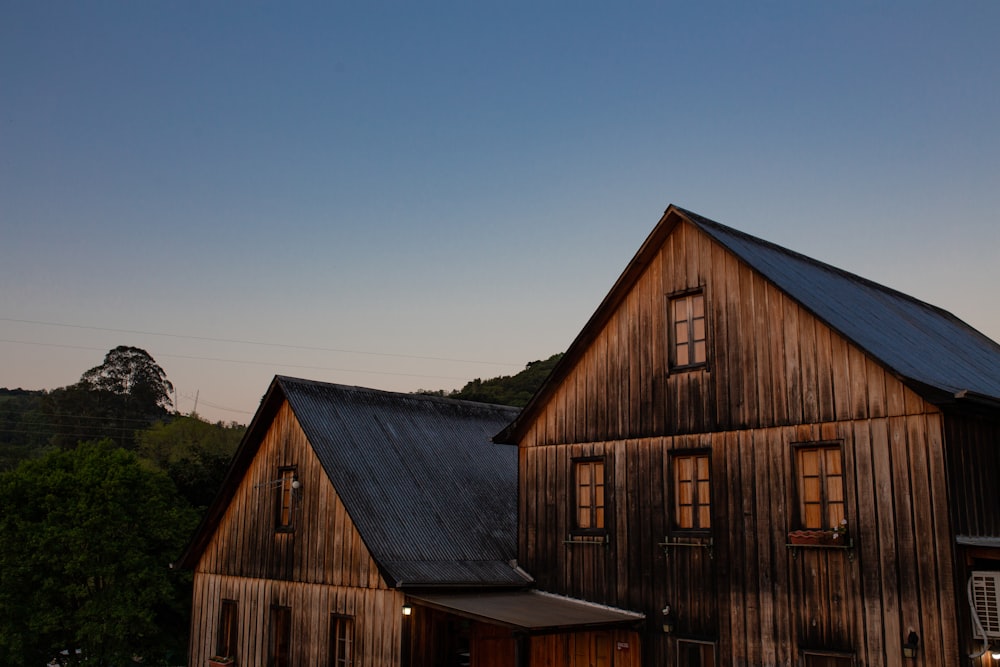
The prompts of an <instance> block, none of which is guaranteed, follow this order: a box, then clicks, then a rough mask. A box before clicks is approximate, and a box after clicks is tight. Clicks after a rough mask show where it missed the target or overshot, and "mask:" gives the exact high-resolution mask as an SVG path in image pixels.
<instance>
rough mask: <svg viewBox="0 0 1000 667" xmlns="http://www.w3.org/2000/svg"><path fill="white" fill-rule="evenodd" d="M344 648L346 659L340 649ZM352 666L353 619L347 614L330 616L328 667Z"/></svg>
mask: <svg viewBox="0 0 1000 667" xmlns="http://www.w3.org/2000/svg"><path fill="white" fill-rule="evenodd" d="M342 645H343V646H346V653H347V655H346V657H345V656H344V655H342V654H341V651H340V649H341V647H342ZM352 665H354V617H353V616H349V615H347V614H338V613H336V612H334V613H331V614H330V667H352Z"/></svg>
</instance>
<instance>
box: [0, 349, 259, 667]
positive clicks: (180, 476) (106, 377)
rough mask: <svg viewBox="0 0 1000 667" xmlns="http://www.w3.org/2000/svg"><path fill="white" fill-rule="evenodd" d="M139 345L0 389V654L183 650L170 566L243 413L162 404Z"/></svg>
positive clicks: (33, 660)
mask: <svg viewBox="0 0 1000 667" xmlns="http://www.w3.org/2000/svg"><path fill="white" fill-rule="evenodd" d="M172 389H173V388H172V386H171V384H170V382H169V380H167V377H166V374H165V373H164V372H163V369H162V368H160V367H159V366H158V365H157V364H156V362H155V361H154V360H153V359H152V357H150V356H149V354H148V353H147V352H146V351H145V350H141V349H139V348H134V347H125V346H121V347H117V348H115V349H114V350H111V351H110V352H108V354H107V356H105V359H104V363H103V364H101V365H100V366H97V367H95V368H92V369H90V370H88V371H86V372H85V373H84V374H83V375H82V376H81V378H80V381H79V382H77V383H76V384H73V385H70V386H68V387H61V388H59V389H54V390H51V391H41V392H32V391H25V390H22V389H0V664H3V665H12V666H20V665H24V666H25V667H27V666H28V665H32V666H35V667H37V666H38V665H46V664H49V665H52V664H59V665H98V666H103V665H124V664H135V663H136V662H140V661H141V662H142V663H143V664H149V665H157V664H172V665H176V664H182V663H184V662H185V661H186V652H187V636H188V627H189V623H190V599H191V591H190V573H187V572H179V571H176V570H172V569H171V568H170V567H169V564H170V562H171V561H172V560H173V559H175V558H176V557H177V556H178V555H179V554H180V553H181V551H182V550H183V548H184V546H185V544H186V543H187V540H188V539H189V538H190V536H191V534H192V532H193V531H194V528H195V526H196V525H197V522H198V520H199V518H200V516H201V514H202V512H203V511H204V509H205V507H206V506H207V505H208V503H209V502H210V501H211V499H212V497H213V496H214V494H215V491H216V489H218V488H219V486H220V485H221V481H222V478H223V477H224V475H225V472H226V469H227V467H228V464H229V460H230V458H231V457H232V455H233V453H234V451H235V450H236V447H237V446H238V444H239V442H240V440H241V439H242V437H243V433H244V431H245V427H243V426H240V425H237V424H222V423H216V424H210V423H208V422H205V421H203V420H201V419H200V418H198V417H197V416H196V415H191V416H181V415H178V414H176V413H174V412H171V410H170V408H171V403H170V393H171V392H172Z"/></svg>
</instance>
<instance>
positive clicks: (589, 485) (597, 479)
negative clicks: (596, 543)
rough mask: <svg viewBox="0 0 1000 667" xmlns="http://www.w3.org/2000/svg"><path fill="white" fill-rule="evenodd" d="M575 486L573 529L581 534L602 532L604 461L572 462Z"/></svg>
mask: <svg viewBox="0 0 1000 667" xmlns="http://www.w3.org/2000/svg"><path fill="white" fill-rule="evenodd" d="M573 477H574V479H575V484H576V494H575V498H576V512H575V518H574V526H573V527H574V528H575V529H576V530H577V531H579V532H582V533H595V534H596V533H602V532H604V461H603V459H582V460H578V461H574V462H573Z"/></svg>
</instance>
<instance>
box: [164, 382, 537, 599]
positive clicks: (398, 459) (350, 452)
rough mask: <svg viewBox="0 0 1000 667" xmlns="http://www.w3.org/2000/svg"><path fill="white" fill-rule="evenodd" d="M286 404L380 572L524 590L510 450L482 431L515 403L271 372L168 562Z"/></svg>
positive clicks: (208, 526)
mask: <svg viewBox="0 0 1000 667" xmlns="http://www.w3.org/2000/svg"><path fill="white" fill-rule="evenodd" d="M285 400H287V401H288V404H289V405H290V407H291V409H292V412H293V413H294V414H295V417H296V419H297V420H298V422H299V424H300V426H301V427H302V430H303V432H304V433H305V435H306V438H307V440H308V441H309V444H310V445H311V446H312V448H313V450H314V451H315V453H316V457H317V458H318V459H319V461H320V464H321V465H322V466H323V469H324V471H325V472H326V474H327V476H328V477H329V479H330V482H331V483H332V485H333V488H334V489H335V490H336V492H337V495H338V496H339V497H340V499H341V501H342V502H343V504H344V507H345V508H346V510H347V513H348V515H349V516H350V518H351V521H352V522H353V523H354V525H355V526H356V527H357V529H358V532H359V533H360V535H361V538H362V540H363V541H364V543H365V546H366V547H367V548H368V550H369V552H370V553H371V555H372V557H373V558H374V559H375V562H376V563H377V564H378V567H379V569H380V572H381V573H382V575H383V576H384V577H385V579H386V580H387V582H388V583H389V584H390V585H392V586H397V587H407V588H410V587H440V586H449V587H450V586H508V587H509V586H524V585H525V584H528V583H530V582H531V578H530V577H529V576H528V575H527V574H526V573H525V572H524V571H523V570H521V569H519V568H517V567H516V564H514V560H515V559H516V558H517V448H516V447H510V446H506V445H497V444H494V443H492V442H491V441H490V436H491V435H493V434H494V433H496V432H497V431H498V430H500V429H501V428H502V427H503V426H505V425H507V424H508V423H509V422H510V421H511V420H513V419H514V418H515V417H516V416H517V413H518V409H517V408H512V407H507V406H499V405H488V404H484V403H472V402H469V401H457V400H453V399H448V398H439V397H431V396H421V395H416V394H400V393H394V392H386V391H379V390H377V389H365V388H362V387H351V386H345V385H338V384H328V383H324V382H314V381H311V380H301V379H296V378H291V377H284V376H277V377H275V378H274V380H273V381H272V383H271V386H270V387H269V389H268V391H267V394H265V396H264V398H263V400H262V401H261V406H260V408H259V409H258V410H257V413H256V414H255V415H254V418H253V421H252V422H251V424H250V427H249V428H248V429H247V433H246V435H245V436H244V438H243V442H242V443H241V444H240V447H239V449H238V450H237V452H236V454H235V456H234V459H233V464H232V466H231V467H230V470H229V473H228V474H227V477H226V480H225V482H224V483H223V486H222V489H221V490H220V492H219V495H218V496H217V497H216V499H215V501H214V502H213V504H212V506H210V507H209V509H208V511H207V512H206V514H205V518H204V519H203V521H202V524H201V526H200V527H199V529H198V531H197V532H196V534H195V536H194V538H193V539H192V541H191V543H190V544H189V545H188V547H187V549H186V550H185V553H184V555H183V556H182V557H181V558H180V559H179V564H180V565H181V566H182V567H194V565H195V564H196V562H197V559H198V557H199V556H200V554H201V552H202V551H203V549H204V548H205V546H206V545H207V543H208V541H209V540H210V538H211V536H212V533H213V532H214V530H215V527H216V526H217V525H218V522H219V520H220V519H221V517H222V515H223V513H224V512H225V508H226V507H227V506H228V504H229V503H230V502H231V500H232V497H233V495H234V494H235V492H236V489H237V487H238V486H239V482H240V480H241V479H242V477H243V475H244V474H245V473H246V470H247V468H248V467H249V465H250V462H251V461H252V460H253V458H254V456H255V454H256V452H257V450H258V448H259V447H260V443H261V442H262V440H263V438H264V435H265V434H266V432H267V430H268V428H269V425H270V422H271V420H272V419H273V418H274V415H275V414H276V413H277V410H278V408H279V407H280V406H281V405H282V403H283V402H284V401H285Z"/></svg>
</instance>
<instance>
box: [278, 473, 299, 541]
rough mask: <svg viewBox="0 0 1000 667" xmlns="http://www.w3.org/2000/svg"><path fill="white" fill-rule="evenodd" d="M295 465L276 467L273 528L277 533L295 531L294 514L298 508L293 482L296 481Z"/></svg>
mask: <svg viewBox="0 0 1000 667" xmlns="http://www.w3.org/2000/svg"><path fill="white" fill-rule="evenodd" d="M298 476H299V472H298V467H297V466H282V467H280V468H278V485H277V486H278V497H277V500H276V501H275V513H274V530H275V532H277V533H293V532H295V514H296V510H297V509H298V507H297V506H298V503H297V500H298V498H297V495H298V494H297V493H296V489H295V487H294V486H293V483H294V482H296V481H298Z"/></svg>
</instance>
